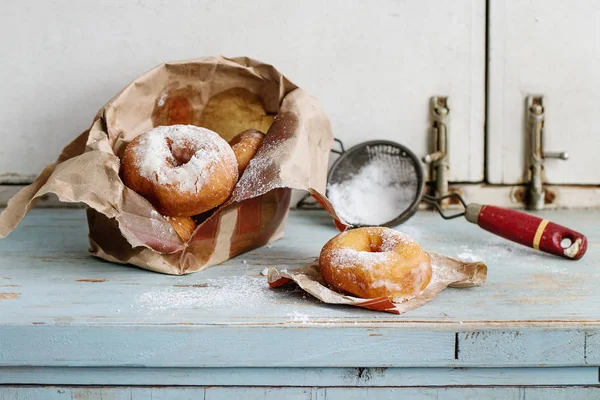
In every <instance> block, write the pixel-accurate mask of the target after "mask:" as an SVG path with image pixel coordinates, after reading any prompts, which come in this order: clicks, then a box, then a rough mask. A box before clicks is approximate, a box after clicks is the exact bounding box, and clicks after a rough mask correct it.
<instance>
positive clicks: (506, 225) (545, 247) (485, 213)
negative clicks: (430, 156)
mask: <svg viewBox="0 0 600 400" xmlns="http://www.w3.org/2000/svg"><path fill="white" fill-rule="evenodd" d="M336 141H337V142H338V143H339V144H340V148H341V151H337V150H335V151H333V152H335V153H337V154H339V155H340V156H339V157H338V159H337V160H335V162H334V163H333V165H332V166H331V168H330V169H329V174H328V177H327V192H326V194H327V197H328V198H329V199H330V200H331V197H330V188H331V187H332V185H335V184H341V183H344V184H346V185H348V184H349V183H351V182H352V180H351V178H352V177H353V176H355V175H356V174H357V173H359V171H361V169H362V168H365V167H366V166H367V165H369V164H370V163H372V162H375V161H376V162H382V163H383V164H384V165H385V167H386V168H389V169H387V170H386V173H388V174H389V173H391V174H392V175H391V176H392V177H393V186H394V188H397V190H399V191H402V196H399V197H398V198H401V199H402V202H400V203H396V205H397V208H398V210H397V216H396V217H395V218H393V219H391V220H390V221H387V222H384V223H377V224H375V223H374V224H367V223H364V222H363V223H357V219H355V221H352V219H353V218H352V216H348V215H346V216H343V217H345V219H347V220H346V222H347V223H349V224H350V225H351V226H352V228H358V227H361V226H386V227H392V226H396V225H399V224H401V223H403V222H405V221H406V220H408V219H409V218H410V217H411V216H413V215H414V214H415V212H416V211H417V209H418V207H419V204H420V203H421V202H422V201H423V202H425V203H428V204H430V205H432V206H433V207H434V208H435V209H436V210H437V211H438V212H439V214H440V215H441V216H442V218H444V219H453V218H458V217H461V216H464V217H465V218H466V219H467V221H469V222H472V223H474V224H477V225H478V226H480V227H481V228H483V229H485V230H487V231H489V232H491V233H494V234H496V235H499V236H501V237H504V238H506V239H509V240H512V241H514V242H517V243H520V244H523V245H525V246H529V247H532V248H534V249H537V250H541V251H544V252H547V253H551V254H555V255H559V256H562V257H565V258H569V259H575V260H576V259H579V258H581V257H582V256H583V255H584V254H585V251H586V249H587V239H586V237H585V236H584V235H582V234H580V233H578V232H575V231H573V230H571V229H568V228H565V227H563V226H561V225H558V224H554V223H552V222H550V221H548V220H546V219H542V218H538V217H536V216H533V215H530V214H526V213H523V212H520V211H516V210H510V209H505V208H501V207H495V206H489V205H480V204H467V203H466V202H465V201H464V200H463V198H462V197H461V196H460V195H459V194H458V193H451V194H448V195H446V196H441V197H435V196H430V195H427V194H425V193H424V186H425V173H424V170H423V166H422V164H421V161H420V160H419V159H418V158H417V156H415V154H414V153H413V152H411V151H410V150H409V149H408V148H406V147H405V146H403V145H401V144H398V143H395V142H391V141H385V140H374V141H369V142H364V143H360V144H358V145H356V146H354V147H352V148H350V149H349V150H345V149H344V146H343V144H342V142H341V141H339V140H338V139H336ZM449 198H455V199H456V200H458V202H460V204H462V206H463V207H464V209H463V210H462V211H459V212H451V213H447V212H446V211H444V210H443V209H442V207H441V206H440V202H441V201H442V200H445V199H449ZM306 200H307V198H306V197H305V198H303V199H302V200H300V202H299V203H298V207H299V208H301V207H303V206H305V205H307V202H306ZM386 200H387V199H384V198H382V199H381V202H385V201H386ZM333 206H334V207H336V204H333ZM338 206H339V204H338ZM336 209H337V208H336Z"/></svg>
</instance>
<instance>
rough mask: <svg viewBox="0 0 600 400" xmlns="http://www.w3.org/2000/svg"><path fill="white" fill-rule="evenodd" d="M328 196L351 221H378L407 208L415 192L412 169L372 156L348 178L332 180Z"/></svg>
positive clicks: (378, 222) (415, 178)
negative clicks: (400, 167) (371, 158)
mask: <svg viewBox="0 0 600 400" xmlns="http://www.w3.org/2000/svg"><path fill="white" fill-rule="evenodd" d="M327 189H328V190H327V196H328V198H329V200H330V201H331V203H332V204H333V207H334V208H335V211H336V212H337V213H338V214H339V216H340V217H341V218H342V219H344V220H345V221H346V222H348V223H350V224H360V225H380V224H384V223H386V222H390V221H392V220H393V219H395V218H396V217H398V216H399V215H400V214H402V213H403V212H404V211H405V210H407V209H408V208H409V207H410V205H411V203H412V202H413V200H414V199H415V194H416V193H417V176H416V172H414V170H413V171H412V172H411V170H407V169H404V170H398V169H397V168H395V167H394V166H393V165H391V164H390V162H389V161H388V160H386V159H382V158H374V159H373V160H371V161H369V162H368V163H367V164H366V165H365V166H363V167H362V168H361V169H360V170H359V171H358V172H357V173H355V174H354V175H352V176H351V177H350V178H349V179H347V180H345V181H343V182H340V183H335V184H331V185H329V186H328V188H327Z"/></svg>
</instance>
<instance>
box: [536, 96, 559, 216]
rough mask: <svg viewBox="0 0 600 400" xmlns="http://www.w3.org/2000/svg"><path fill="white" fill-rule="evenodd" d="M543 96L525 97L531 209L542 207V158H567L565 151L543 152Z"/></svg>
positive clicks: (543, 193)
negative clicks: (527, 122) (527, 123)
mask: <svg viewBox="0 0 600 400" xmlns="http://www.w3.org/2000/svg"><path fill="white" fill-rule="evenodd" d="M544 112H545V109H544V97H543V96H528V97H527V115H528V121H529V133H528V134H529V135H530V137H529V143H530V149H529V150H530V157H529V191H528V193H529V196H528V199H527V200H528V201H527V207H528V208H529V209H531V210H541V209H542V208H544V198H545V190H544V187H543V184H542V180H543V176H542V174H543V169H544V159H546V158H558V159H561V160H567V159H568V158H569V154H567V152H565V151H563V152H544V150H543V149H544V147H543V139H544V116H545V114H544Z"/></svg>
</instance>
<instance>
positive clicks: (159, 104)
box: [156, 90, 168, 107]
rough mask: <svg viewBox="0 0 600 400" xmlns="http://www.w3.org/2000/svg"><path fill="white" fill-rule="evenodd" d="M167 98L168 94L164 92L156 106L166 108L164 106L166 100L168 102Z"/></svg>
mask: <svg viewBox="0 0 600 400" xmlns="http://www.w3.org/2000/svg"><path fill="white" fill-rule="evenodd" d="M167 96H168V93H167V91H166V90H165V91H164V92H162V93H161V95H160V97H159V99H158V102H157V103H156V104H157V105H158V106H159V107H162V106H164V105H165V100H167Z"/></svg>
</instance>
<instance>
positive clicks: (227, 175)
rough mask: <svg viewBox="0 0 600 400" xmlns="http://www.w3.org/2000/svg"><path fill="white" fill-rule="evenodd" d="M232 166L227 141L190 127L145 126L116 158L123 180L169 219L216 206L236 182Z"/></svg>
mask: <svg viewBox="0 0 600 400" xmlns="http://www.w3.org/2000/svg"><path fill="white" fill-rule="evenodd" d="M237 170H238V169H237V160H236V158H235V154H234V152H233V150H232V149H231V147H230V146H229V144H228V143H227V142H226V141H225V140H224V139H222V138H221V137H220V136H219V135H218V134H216V133H215V132H212V131H210V130H208V129H205V128H200V127H197V126H192V125H171V126H158V127H156V128H154V129H151V130H149V131H148V132H146V133H143V134H141V135H139V136H137V137H136V138H134V139H133V140H132V141H131V142H130V143H129V144H128V145H127V147H125V151H124V154H123V157H122V159H121V174H122V179H123V183H124V184H125V185H126V186H127V187H129V188H130V189H132V190H134V191H135V192H137V193H138V194H140V195H142V196H143V197H145V198H146V199H147V200H148V201H149V202H150V203H151V204H152V205H153V206H154V208H156V210H157V211H158V212H160V213H161V214H163V215H168V216H171V217H190V216H192V215H196V214H201V213H203V212H205V211H208V210H210V209H212V208H214V207H216V206H218V205H220V204H222V203H223V202H224V201H225V200H226V199H227V198H228V197H229V195H230V194H231V192H232V191H233V188H234V187H235V185H236V183H237V179H238V172H237Z"/></svg>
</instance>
